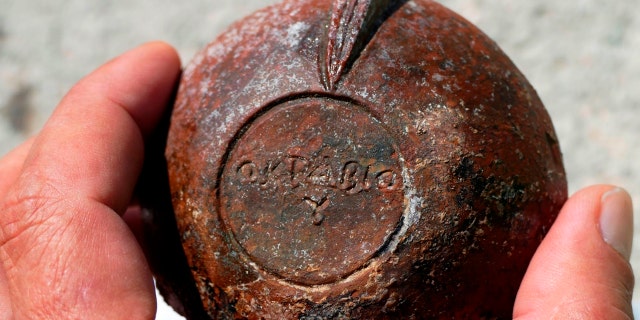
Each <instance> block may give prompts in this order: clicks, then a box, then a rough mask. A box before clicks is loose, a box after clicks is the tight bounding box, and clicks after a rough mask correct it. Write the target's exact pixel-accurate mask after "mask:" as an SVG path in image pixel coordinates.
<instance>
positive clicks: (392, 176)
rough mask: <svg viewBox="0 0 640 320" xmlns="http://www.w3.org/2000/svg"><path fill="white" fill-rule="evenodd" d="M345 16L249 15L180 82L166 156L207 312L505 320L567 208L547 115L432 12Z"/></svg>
mask: <svg viewBox="0 0 640 320" xmlns="http://www.w3.org/2000/svg"><path fill="white" fill-rule="evenodd" d="M349 2H350V1H336V3H337V5H336V6H335V7H336V8H338V7H340V6H341V5H342V6H343V7H341V8H342V9H335V8H334V10H333V11H332V10H331V8H330V6H331V3H330V2H327V1H295V2H294V1H288V2H284V3H282V4H279V5H276V6H273V7H269V8H267V9H265V10H262V11H259V12H258V13H256V14H254V15H252V16H250V17H248V18H247V19H245V20H244V21H241V22H239V23H237V24H235V25H233V26H232V27H231V28H230V29H229V30H227V32H225V33H224V34H223V35H222V36H220V37H219V38H218V39H217V40H216V41H214V42H213V43H212V44H210V45H209V46H208V47H207V48H206V49H204V50H203V51H202V52H201V53H200V54H198V55H197V56H196V58H195V59H194V61H193V62H192V63H191V64H190V65H189V66H188V67H187V68H186V70H185V72H184V77H183V80H182V82H181V86H180V90H179V92H178V97H177V102H176V105H175V109H174V111H173V115H172V122H171V129H170V132H169V138H168V148H167V152H166V156H167V161H168V169H169V180H170V185H171V195H172V199H173V205H174V209H175V212H176V216H177V226H178V229H179V231H180V234H181V239H182V243H183V246H184V251H185V253H186V257H187V259H188V261H189V265H190V269H191V271H192V275H193V278H194V279H195V285H196V287H197V289H198V291H199V292H200V295H201V297H202V304H203V306H204V309H205V311H206V312H207V313H208V315H209V316H210V317H212V318H227V317H249V318H261V317H267V318H292V319H293V318H314V317H361V318H373V317H375V318H397V317H398V316H403V317H411V316H413V317H421V318H424V317H429V316H432V317H435V318H437V317H462V316H469V315H474V316H477V317H486V318H494V317H497V318H509V317H510V316H511V308H512V303H513V300H514V297H515V293H516V290H517V287H518V284H519V282H520V279H521V277H522V275H523V273H524V271H525V268H526V266H527V264H528V261H529V259H530V257H531V255H532V254H533V252H534V250H535V248H536V247H537V244H538V243H539V241H540V240H541V238H542V237H543V235H544V234H545V232H546V230H547V229H548V227H549V226H550V225H551V223H552V222H553V220H554V219H555V215H556V214H557V211H558V210H559V208H560V207H561V205H562V203H563V202H564V201H565V199H566V180H565V176H564V170H563V167H562V160H561V154H560V150H559V147H558V143H557V138H556V135H555V133H554V130H553V127H552V125H551V122H550V120H549V117H548V115H547V113H546V111H545V110H544V108H543V106H542V103H541V102H540V100H539V98H538V97H537V95H536V93H535V91H534V90H533V89H532V88H531V86H530V85H529V84H528V83H527V81H526V80H525V78H524V77H523V76H522V74H521V73H520V72H519V71H518V70H517V69H516V68H515V66H514V65H513V64H512V63H511V61H510V60H509V59H508V58H507V57H506V56H505V55H504V54H503V53H502V52H501V51H500V49H498V48H497V46H496V45H495V43H494V42H493V41H491V40H490V39H488V38H487V37H486V36H485V35H484V34H482V33H481V32H480V31H479V30H478V29H476V28H475V27H474V26H472V25H471V24H470V23H468V22H467V21H466V20H464V19H462V18H461V17H459V16H457V15H455V14H454V13H452V12H451V11H449V10H447V9H445V8H443V7H442V6H440V5H438V4H436V3H434V2H431V1H409V2H406V3H404V2H402V3H400V5H396V6H393V5H392V6H391V7H390V8H389V10H378V11H376V12H374V13H373V15H374V16H375V17H376V19H374V20H368V14H370V13H371V12H373V11H372V10H367V8H366V5H365V8H357V7H353V9H349V8H350V4H349ZM345 10H346V11H348V12H347V13H350V12H353V13H354V14H352V15H348V18H345V15H344V13H345ZM349 10H351V11H349ZM344 19H346V20H345V23H341V22H340V21H341V20H344ZM336 21H338V22H336ZM349 21H350V22H349ZM359 21H362V22H359ZM345 25H346V26H347V27H346V28H345V27H344V26H345ZM168 281H169V282H170V279H169V280H168ZM178 295H179V294H178Z"/></svg>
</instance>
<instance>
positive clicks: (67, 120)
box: [0, 43, 633, 319]
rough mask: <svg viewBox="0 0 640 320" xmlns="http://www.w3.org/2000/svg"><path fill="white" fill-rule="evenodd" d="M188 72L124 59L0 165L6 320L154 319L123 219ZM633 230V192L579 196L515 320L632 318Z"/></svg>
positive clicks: (530, 275) (155, 55)
mask: <svg viewBox="0 0 640 320" xmlns="http://www.w3.org/2000/svg"><path fill="white" fill-rule="evenodd" d="M179 64H180V63H179V60H178V57H177V55H176V53H175V51H174V50H173V49H171V48H170V47H168V46H166V45H164V44H159V43H154V44H148V45H145V46H143V47H141V48H138V49H136V50H133V51H131V52H129V53H127V54H125V55H123V56H121V57H120V58H118V59H116V60H114V61H112V62H110V63H108V64H107V65H105V66H103V67H102V68H100V69H98V70H97V71H96V72H94V73H92V74H91V75H90V76H88V77H87V78H85V79H84V80H82V81H81V82H80V83H79V84H78V85H76V86H75V87H74V89H72V90H71V92H69V94H68V95H67V96H66V97H65V98H64V100H63V101H62V102H61V103H60V105H59V106H58V108H57V109H56V111H55V113H54V115H53V116H52V117H51V119H50V120H49V122H48V123H47V124H46V126H45V128H44V129H43V130H42V132H41V133H40V134H39V135H37V136H36V137H35V138H34V139H32V140H30V141H28V142H26V143H24V144H23V145H22V146H20V147H19V148H17V149H16V150H14V151H13V152H11V153H10V154H8V155H7V156H5V157H4V158H3V159H0V177H1V178H0V212H2V215H1V216H0V318H3V319H4V318H16V319H20V318H36V319H43V318H65V319H67V318H68V319H73V318H87V317H90V318H92V319H99V318H104V319H118V318H126V319H138V318H141V319H151V318H153V315H154V313H155V295H154V290H153V282H152V277H151V272H150V271H149V266H148V265H147V262H146V261H145V259H144V255H143V253H142V250H141V249H140V247H139V245H138V244H137V242H136V240H135V237H134V236H133V234H132V232H131V231H130V229H129V228H128V227H127V225H126V223H125V220H126V219H123V217H122V216H123V215H124V213H125V212H126V209H127V206H128V205H129V202H130V200H131V197H132V193H133V188H134V185H135V183H136V180H137V177H138V173H139V172H140V169H141V168H140V167H141V164H142V158H143V154H142V153H143V149H144V148H143V144H144V138H145V136H147V135H148V134H149V133H150V132H151V131H152V129H153V128H154V126H155V125H156V124H157V122H158V120H159V118H160V115H161V114H162V112H163V110H164V107H165V106H166V105H167V103H168V102H169V101H168V100H169V98H170V96H171V92H172V89H173V87H174V85H175V83H176V79H177V77H178V74H179ZM632 220H633V217H632V210H631V201H630V198H629V196H628V194H626V192H623V191H621V190H619V189H615V188H613V187H610V186H594V187H591V188H587V189H585V190H582V191H580V192H578V193H577V194H576V195H574V196H573V197H572V198H571V199H570V200H569V201H568V202H567V204H566V205H565V207H564V208H563V210H562V213H561V214H560V216H559V217H558V220H557V221H556V223H555V224H554V226H553V228H552V229H551V230H550V232H549V234H548V236H547V237H546V238H545V240H544V241H543V243H542V245H541V246H540V248H539V249H538V251H537V253H536V255H535V256H534V258H533V260H532V262H531V264H530V267H529V270H528V271H527V274H526V276H525V279H524V281H523V283H522V286H521V288H520V291H519V293H518V298H517V301H516V305H515V310H514V316H515V317H516V318H519V319H547V318H553V317H555V318H562V319H564V318H581V319H583V318H595V319H604V318H606V319H613V318H616V317H617V318H623V319H624V318H625V317H627V318H630V317H631V307H630V299H631V292H632V289H633V273H632V271H631V268H630V266H629V263H628V257H629V254H630V252H631V238H632V235H633V232H632V224H633V223H632ZM604 239H607V240H606V241H605V240H604ZM613 248H616V249H615V250H614V249H613ZM616 250H617V251H616Z"/></svg>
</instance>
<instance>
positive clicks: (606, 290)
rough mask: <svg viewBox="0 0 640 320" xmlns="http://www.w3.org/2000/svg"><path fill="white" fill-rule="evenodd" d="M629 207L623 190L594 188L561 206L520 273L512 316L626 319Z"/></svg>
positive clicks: (630, 233) (630, 285)
mask: <svg viewBox="0 0 640 320" xmlns="http://www.w3.org/2000/svg"><path fill="white" fill-rule="evenodd" d="M632 237H633V210H632V206H631V198H630V197H629V194H628V193H626V191H624V190H622V189H619V188H615V187H612V186H594V187H590V188H587V189H584V190H582V191H580V192H578V193H577V194H575V195H574V196H572V197H571V198H570V199H569V200H568V201H567V203H566V204H565V206H564V207H563V209H562V211H561V213H560V215H559V216H558V219H557V221H556V222H555V223H554V225H553V227H552V228H551V230H550V231H549V234H548V235H547V236H546V238H545V239H544V241H543V242H542V244H541V245H540V247H539V248H538V250H537V252H536V254H535V255H534V257H533V259H532V261H531V264H530V265H529V269H528V270H527V273H526V275H525V277H524V280H523V282H522V285H521V287H520V291H519V292H518V296H517V299H516V304H515V308H514V318H517V319H631V318H632V310H631V295H632V292H633V285H634V278H633V272H632V271H631V267H630V265H629V262H628V261H629V255H630V253H631V240H632Z"/></svg>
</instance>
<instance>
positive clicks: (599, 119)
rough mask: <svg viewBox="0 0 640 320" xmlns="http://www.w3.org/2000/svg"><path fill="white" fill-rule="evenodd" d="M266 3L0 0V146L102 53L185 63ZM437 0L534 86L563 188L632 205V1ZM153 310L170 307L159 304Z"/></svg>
mask: <svg viewBox="0 0 640 320" xmlns="http://www.w3.org/2000/svg"><path fill="white" fill-rule="evenodd" d="M274 2H275V1H269V0H251V1H235V0H185V1H172V0H111V1H99V0H98V1H86V0H24V1H22V0H0V155H3V154H5V153H6V152H8V151H9V150H10V149H12V148H13V147H14V146H16V145H17V144H19V143H20V142H21V141H22V140H24V139H25V138H27V137H28V136H30V135H33V134H34V133H36V132H37V131H38V130H39V128H40V127H41V126H42V125H43V123H44V121H45V120H46V119H47V117H48V116H49V114H50V113H51V111H52V110H53V108H54V107H55V106H56V103H57V102H58V101H59V100H60V98H61V97H62V96H63V95H64V94H65V92H66V91H67V90H68V89H69V88H70V87H71V86H72V85H73V83H75V82H76V81H77V80H79V79H80V78H81V77H82V76H83V75H85V74H87V73H89V72H90V71H91V70H93V69H94V68H96V67H97V66H99V65H100V64H102V63H103V62H105V61H106V60H108V59H110V58H112V57H114V56H116V55H117V54H119V53H121V52H123V51H125V50H127V49H129V48H132V47H134V46H136V45H138V44H140V43H143V42H146V41H149V40H156V39H160V40H165V41H167V42H169V43H172V44H173V45H175V46H176V48H177V49H178V50H179V52H180V54H181V56H182V58H183V61H185V62H186V61H188V60H189V59H190V58H191V57H192V56H193V55H194V54H195V52H196V51H197V50H198V49H199V48H201V47H202V46H204V45H205V44H206V43H207V42H208V41H210V40H212V39H213V38H214V37H215V36H216V35H217V34H218V33H220V32H221V31H222V30H223V28H224V27H225V26H227V25H228V24H229V23H231V22H232V21H233V20H236V19H238V18H239V17H241V16H244V15H246V14H248V13H249V12H251V11H253V10H255V9H257V8H260V7H262V6H265V5H267V4H270V3H274ZM441 2H442V3H443V4H445V5H446V6H448V7H450V8H452V9H454V10H455V11H457V12H459V13H460V14H462V15H463V16H465V17H466V18H467V19H469V20H470V21H472V22H474V23H475V24H477V25H478V26H479V27H480V28H481V29H482V30H484V31H485V32H486V33H487V34H489V35H490V36H491V37H492V38H493V39H494V40H495V41H496V42H497V43H498V44H499V45H500V46H501V47H502V48H503V49H504V51H505V52H507V54H508V55H509V56H510V57H511V58H512V60H513V61H514V62H515V63H516V65H518V66H519V68H520V69H521V70H522V71H523V72H524V74H525V75H527V77H528V78H529V80H530V81H531V83H532V84H533V85H534V87H535V88H537V90H538V92H539V94H540V96H541V98H542V100H543V101H544V102H545V105H546V106H547V108H548V110H549V112H550V113H551V116H552V118H553V120H554V123H555V126H556V129H557V133H558V136H559V138H560V144H561V147H562V149H563V152H564V160H565V164H566V168H567V171H568V177H569V183H570V191H571V192H574V191H576V190H577V189H579V188H581V187H584V186H587V185H589V184H593V183H614V184H618V185H622V186H624V187H626V188H627V189H628V190H629V191H630V192H631V194H632V195H633V198H634V201H635V203H636V204H637V207H640V163H639V162H638V161H637V160H636V159H640V148H638V140H639V138H640V125H638V124H640V55H639V53H640V18H638V17H637V14H638V13H639V12H640V1H637V0H617V1H605V0H574V1H557V0H537V1H519V0H492V1H488V0H442V1H441ZM1 178H2V177H0V179H1ZM635 213H636V214H637V213H638V209H636V211H635ZM638 220H639V219H636V230H637V231H636V234H637V233H638V231H640V226H638ZM638 241H640V237H637V236H636V239H635V248H636V251H635V252H634V254H633V257H632V264H633V266H634V268H635V270H640V254H639V253H638V249H639V248H640V243H638ZM635 296H636V299H638V298H640V297H638V294H637V290H636V295H635ZM636 301H640V300H636ZM636 310H639V309H638V308H636ZM158 319H180V318H179V317H178V316H176V315H175V314H173V313H171V312H169V311H168V308H167V307H166V306H161V307H160V311H159V314H158Z"/></svg>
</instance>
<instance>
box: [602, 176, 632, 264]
mask: <svg viewBox="0 0 640 320" xmlns="http://www.w3.org/2000/svg"><path fill="white" fill-rule="evenodd" d="M600 232H602V238H603V239H604V241H605V242H606V243H608V244H609V245H610V246H611V247H613V248H614V249H615V250H616V251H618V252H619V253H620V254H621V255H622V256H623V257H624V258H625V259H627V261H628V260H629V258H630V257H631V246H632V242H633V206H632V204H631V197H630V196H629V194H628V193H627V192H626V191H625V190H624V189H622V188H615V189H612V190H610V191H608V192H606V193H605V194H603V195H602V199H601V207H600Z"/></svg>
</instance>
